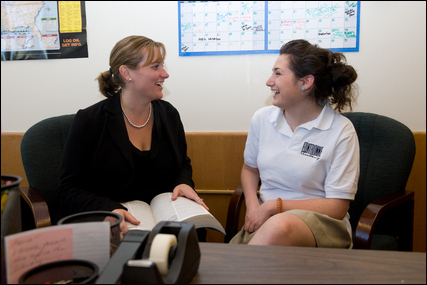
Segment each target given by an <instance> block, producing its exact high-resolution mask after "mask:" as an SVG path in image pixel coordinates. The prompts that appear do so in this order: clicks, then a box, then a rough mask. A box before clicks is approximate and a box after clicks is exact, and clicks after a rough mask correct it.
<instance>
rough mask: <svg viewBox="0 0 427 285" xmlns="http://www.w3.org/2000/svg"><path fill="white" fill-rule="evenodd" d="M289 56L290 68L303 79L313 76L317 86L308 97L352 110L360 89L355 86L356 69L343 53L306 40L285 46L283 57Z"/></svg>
mask: <svg viewBox="0 0 427 285" xmlns="http://www.w3.org/2000/svg"><path fill="white" fill-rule="evenodd" d="M282 54H286V55H289V56H290V57H289V69H291V70H292V71H293V73H294V75H295V76H296V77H297V78H299V79H301V78H303V77H305V76H307V75H313V76H314V84H313V87H312V88H311V89H310V93H309V95H311V96H314V98H315V100H316V101H317V102H319V104H322V103H323V102H325V100H327V99H328V100H329V101H330V102H331V104H333V105H335V109H336V110H337V111H339V112H341V111H342V110H343V109H344V108H345V106H348V107H349V108H350V110H352V101H354V100H355V97H356V92H357V88H356V87H355V85H354V84H353V83H354V82H355V81H356V79H357V73H356V71H355V69H354V68H353V67H352V66H351V65H348V64H347V60H346V58H345V56H344V54H342V53H334V52H332V51H330V50H327V49H323V48H320V47H319V46H318V45H312V44H310V43H309V42H307V41H306V40H293V41H290V42H288V43H286V44H284V45H283V46H282V48H281V49H280V55H282Z"/></svg>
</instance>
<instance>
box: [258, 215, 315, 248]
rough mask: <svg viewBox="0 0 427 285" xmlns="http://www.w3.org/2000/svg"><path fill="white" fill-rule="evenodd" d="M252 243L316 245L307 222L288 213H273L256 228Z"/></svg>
mask: <svg viewBox="0 0 427 285" xmlns="http://www.w3.org/2000/svg"><path fill="white" fill-rule="evenodd" d="M256 236H258V237H256ZM252 243H253V244H256V243H260V244H268V245H287V246H316V242H315V239H314V236H313V234H312V232H311V230H310V228H309V227H308V226H307V224H306V223H305V222H304V221H303V220H302V219H301V218H299V217H298V216H295V215H293V214H289V213H282V214H278V215H274V216H272V217H271V218H270V219H268V220H267V221H266V222H265V223H264V224H263V225H262V226H261V228H260V229H259V230H258V232H257V234H256V235H255V236H254V239H253V241H252Z"/></svg>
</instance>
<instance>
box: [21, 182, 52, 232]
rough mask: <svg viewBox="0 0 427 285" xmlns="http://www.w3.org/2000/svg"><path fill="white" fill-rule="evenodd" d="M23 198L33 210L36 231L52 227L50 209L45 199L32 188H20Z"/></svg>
mask: <svg viewBox="0 0 427 285" xmlns="http://www.w3.org/2000/svg"><path fill="white" fill-rule="evenodd" d="M20 192H21V197H22V198H23V199H24V200H25V202H27V204H28V206H29V207H30V208H31V211H32V212H33V217H34V224H35V225H36V229H38V228H42V227H48V226H51V225H52V222H51V220H50V215H49V208H48V206H47V204H46V201H45V200H44V198H43V197H42V196H41V195H40V194H39V193H38V192H37V190H36V189H34V188H32V187H20Z"/></svg>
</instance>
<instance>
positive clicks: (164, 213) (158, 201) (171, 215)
mask: <svg viewBox="0 0 427 285" xmlns="http://www.w3.org/2000/svg"><path fill="white" fill-rule="evenodd" d="M171 198H172V193H170V192H167V193H163V194H160V195H157V196H156V197H154V198H153V200H151V203H150V205H151V210H152V211H153V216H154V219H155V221H156V223H159V222H161V221H171V222H175V221H179V219H178V216H177V213H175V211H174V208H173V206H172V204H173V202H174V201H172V200H171ZM178 198H179V197H178Z"/></svg>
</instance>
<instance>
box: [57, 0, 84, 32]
mask: <svg viewBox="0 0 427 285" xmlns="http://www.w3.org/2000/svg"><path fill="white" fill-rule="evenodd" d="M58 8H59V30H60V32H61V33H79V32H81V31H82V14H81V7H80V1H58Z"/></svg>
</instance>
